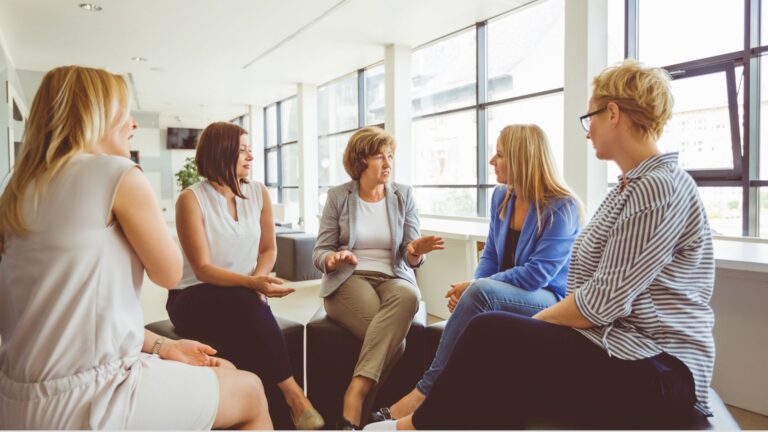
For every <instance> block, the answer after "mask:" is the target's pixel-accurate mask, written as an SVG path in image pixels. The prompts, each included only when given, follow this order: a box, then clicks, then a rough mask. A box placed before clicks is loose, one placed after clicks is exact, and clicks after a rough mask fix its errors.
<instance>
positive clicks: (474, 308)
mask: <svg viewBox="0 0 768 432" xmlns="http://www.w3.org/2000/svg"><path fill="white" fill-rule="evenodd" d="M557 301H558V298H557V296H556V295H555V294H554V293H553V292H552V291H549V290H546V289H537V290H536V291H528V290H526V289H523V288H519V287H516V286H514V285H510V284H507V283H504V282H499V281H495V280H493V279H478V280H476V281H475V282H473V283H472V284H471V285H470V286H469V287H468V288H467V289H466V291H464V294H462V296H461V298H460V299H459V303H458V304H457V305H456V308H455V309H454V310H453V313H452V314H451V317H450V318H449V319H448V322H447V323H446V324H445V330H444V331H443V336H442V337H441V338H440V345H438V347H437V353H436V354H435V358H434V360H432V364H431V365H430V366H429V370H427V372H426V373H425V374H424V377H422V378H421V381H419V383H418V384H416V388H417V389H418V390H419V391H420V392H421V393H422V394H424V395H428V394H429V391H430V390H431V389H432V384H434V382H435V379H437V377H438V375H440V372H442V371H443V368H444V367H445V364H446V363H447V362H448V359H449V358H450V357H451V353H452V352H453V348H454V347H455V346H456V342H457V341H458V340H459V337H461V335H462V333H464V329H466V328H467V326H468V325H469V322H470V321H472V318H474V317H476V316H478V315H480V314H481V313H484V312H493V311H504V312H513V313H516V314H518V315H525V316H528V317H530V316H533V315H535V314H536V313H537V312H539V311H540V310H542V309H546V308H547V307H549V306H552V305H553V304H555V303H557Z"/></svg>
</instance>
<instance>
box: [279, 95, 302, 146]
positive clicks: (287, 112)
mask: <svg viewBox="0 0 768 432" xmlns="http://www.w3.org/2000/svg"><path fill="white" fill-rule="evenodd" d="M297 107H298V104H297V103H296V98H291V99H288V100H287V101H284V102H282V103H281V104H280V132H281V133H280V135H281V137H280V142H281V143H284V142H289V141H296V139H297V137H298V118H299V115H298V112H297V111H296V109H297Z"/></svg>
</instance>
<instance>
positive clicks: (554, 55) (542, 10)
mask: <svg viewBox="0 0 768 432" xmlns="http://www.w3.org/2000/svg"><path fill="white" fill-rule="evenodd" d="M564 33H565V6H564V4H563V0H549V1H545V2H541V3H538V4H536V5H535V6H533V7H528V8H524V9H523V10H521V11H516V12H512V13H511V14H509V15H506V16H504V17H501V18H499V19H496V20H493V21H491V22H490V23H489V24H488V100H499V99H505V98H508V97H513V96H520V95H524V94H530V93H535V92H539V91H542V90H549V89H553V88H558V87H562V86H563V70H564V69H563V44H564V41H565V37H564Z"/></svg>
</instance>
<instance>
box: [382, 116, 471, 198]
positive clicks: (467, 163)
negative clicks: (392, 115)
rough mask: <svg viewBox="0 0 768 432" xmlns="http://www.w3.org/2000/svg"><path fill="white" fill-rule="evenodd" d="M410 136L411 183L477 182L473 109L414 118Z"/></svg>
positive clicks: (451, 183)
mask: <svg viewBox="0 0 768 432" xmlns="http://www.w3.org/2000/svg"><path fill="white" fill-rule="evenodd" d="M411 136H412V139H411V142H412V145H413V150H412V155H411V157H412V158H413V159H411V161H412V166H413V167H414V170H413V171H414V173H413V174H414V176H413V183H414V184H420V185H457V184H464V185H467V184H476V182H477V163H476V161H477V116H476V115H475V110H473V109H472V110H468V111H461V112H458V113H453V114H447V115H440V116H435V117H429V118H426V119H421V120H416V121H414V122H413V126H412V135H411ZM395 171H397V167H395Z"/></svg>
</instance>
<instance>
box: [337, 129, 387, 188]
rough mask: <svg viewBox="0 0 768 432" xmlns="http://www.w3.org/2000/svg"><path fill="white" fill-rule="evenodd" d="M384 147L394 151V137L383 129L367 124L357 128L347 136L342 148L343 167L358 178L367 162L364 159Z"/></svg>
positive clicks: (377, 152)
mask: <svg viewBox="0 0 768 432" xmlns="http://www.w3.org/2000/svg"><path fill="white" fill-rule="evenodd" d="M385 149H389V150H391V151H392V153H394V152H395V138H394V137H392V135H390V134H389V133H388V132H386V131H384V129H382V128H380V127H376V126H369V127H365V128H362V129H359V130H358V131H357V132H355V133H354V134H352V136H351V137H349V142H347V148H346V149H345V150H344V169H345V170H347V174H349V176H350V177H352V179H353V180H360V176H361V175H362V174H363V171H365V169H366V168H368V164H367V163H365V159H367V158H368V157H370V156H373V155H376V154H379V153H381V152H383V151H384V150H385Z"/></svg>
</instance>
